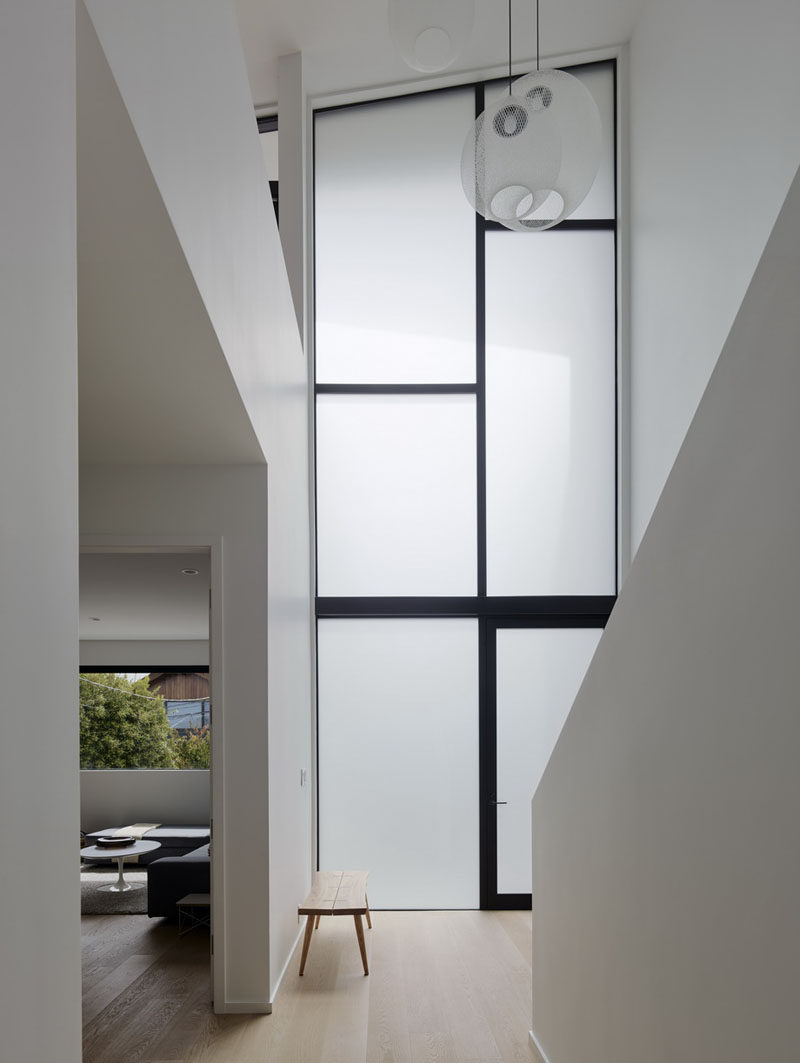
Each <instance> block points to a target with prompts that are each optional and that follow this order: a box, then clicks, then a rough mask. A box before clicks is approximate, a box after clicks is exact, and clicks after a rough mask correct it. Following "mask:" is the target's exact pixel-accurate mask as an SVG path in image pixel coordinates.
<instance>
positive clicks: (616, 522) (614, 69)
mask: <svg viewBox="0 0 800 1063" xmlns="http://www.w3.org/2000/svg"><path fill="white" fill-rule="evenodd" d="M611 92H612V97H611V100H612V102H611V108H612V110H611V113H612V116H613V123H612V125H613V128H612V131H611V135H612V138H613V146H612V160H613V166H614V217H616V216H617V214H618V209H617V195H618V185H617V181H618V174H617V61H616V59H615V60H613V61H612V63H611ZM618 284H619V231H618V229H617V228H616V226H615V228H614V590H615V591H616V592H617V593H619V567H620V566H619V561H620V556H619V555H620V545H621V544H620V512H619V507H620V483H619V472H620V468H619V463H620V438H619V433H620V416H619V412H620V411H619V378H620V372H619V371H620V357H621V351H620V346H619V291H618Z"/></svg>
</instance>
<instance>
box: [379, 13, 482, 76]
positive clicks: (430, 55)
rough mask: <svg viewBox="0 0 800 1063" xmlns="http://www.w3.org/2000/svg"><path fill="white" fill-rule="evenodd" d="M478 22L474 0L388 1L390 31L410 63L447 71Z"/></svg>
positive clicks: (427, 69)
mask: <svg viewBox="0 0 800 1063" xmlns="http://www.w3.org/2000/svg"><path fill="white" fill-rule="evenodd" d="M474 21H475V0H389V32H390V33H391V36H392V40H393V41H394V45H395V48H397V50H398V52H399V53H400V54H401V55H402V57H403V59H404V60H405V61H406V62H407V63H408V65H409V66H411V67H413V68H414V69H415V70H421V71H423V73H426V74H432V73H434V72H436V71H437V70H445V69H446V68H447V67H448V66H450V64H451V63H452V62H453V61H454V60H455V58H456V56H457V55H458V54H459V53H460V52H461V50H462V49H463V48H464V45H465V44H466V43H467V41H468V40H469V36H470V33H471V32H472V24H473V22H474Z"/></svg>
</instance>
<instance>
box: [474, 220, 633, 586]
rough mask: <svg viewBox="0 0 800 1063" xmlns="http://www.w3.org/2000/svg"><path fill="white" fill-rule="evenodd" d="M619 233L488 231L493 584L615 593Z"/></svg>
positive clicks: (488, 410)
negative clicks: (616, 256) (616, 273)
mask: <svg viewBox="0 0 800 1063" xmlns="http://www.w3.org/2000/svg"><path fill="white" fill-rule="evenodd" d="M614 367H615V320H614V237H613V234H612V233H610V232H605V231H589V232H560V233H559V232H557V231H554V232H553V233H541V234H538V235H531V236H530V237H529V238H527V239H526V238H524V237H523V238H520V237H519V236H518V235H517V234H514V233H509V234H505V233H498V232H489V233H487V234H486V481H487V482H486V500H487V586H488V591H489V594H497V595H571V594H598V595H607V594H614V593H615V590H616V588H615V523H616V500H615V467H614V466H615V395H614V379H615V370H614Z"/></svg>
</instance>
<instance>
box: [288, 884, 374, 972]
mask: <svg viewBox="0 0 800 1063" xmlns="http://www.w3.org/2000/svg"><path fill="white" fill-rule="evenodd" d="M368 874H369V872H368V871H317V872H316V874H315V875H314V881H313V884H312V886H311V892H310V893H309V895H308V896H307V897H306V899H305V900H304V901H303V903H302V904H301V905H300V907H299V908H298V909H297V914H298V915H305V916H308V919H307V921H306V933H305V937H304V938H303V954H302V956H301V957H300V974H301V975H302V973H303V971H304V970H305V967H306V957H307V956H308V949H309V946H310V944H311V935H312V934H313V932H314V927H315V926H316V927H319V920H320V916H322V915H352V917H353V921H354V922H355V925H356V937H357V938H358V947H359V949H360V950H361V960H362V962H363V964H364V974H365V975H367V974H369V967H368V966H367V946H366V944H365V942H364V926H363V924H362V922H361V916H362V915H365V916H366V917H367V926H368V927H369V928H370V930H371V929H372V920H371V919H370V915H369V901H368V900H367V875H368Z"/></svg>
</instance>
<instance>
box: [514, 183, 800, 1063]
mask: <svg viewBox="0 0 800 1063" xmlns="http://www.w3.org/2000/svg"><path fill="white" fill-rule="evenodd" d="M799 276H800V178H797V179H795V181H794V184H793V186H792V189H791V191H790V193H789V196H788V198H787V200H786V203H785V205H784V207H783V210H782V212H781V214H780V216H779V218H778V221H777V224H776V227H775V230H774V232H773V234H772V236H771V237H770V239H769V242H768V244H767V247H766V250H765V252H764V255H763V258H762V259H761V262H760V264H759V265H758V268H757V269H756V272H755V275H754V277H753V281H752V284H751V285H750V288H749V290H748V292H747V295H746V297H745V299H744V302H743V304H742V307H741V310H740V312H739V315H738V316H737V318H736V321H735V324H734V326H733V328H732V330H731V333H730V335H729V337H728V340H727V343H726V345H725V348H724V350H723V352H722V355H721V356H720V359H719V362H718V364H717V366H716V368H715V370H714V373H713V375H712V377H711V380H710V382H709V385H708V388H707V390H706V392H705V395H704V396H703V399H702V401H701V403H700V406H699V408H698V411H697V414H696V417H695V419H694V421H693V423H692V425H691V428H690V429H689V432H688V434H687V436H686V440H685V442H684V444H683V447H682V449H681V451H680V453H679V455H678V458H677V460H676V462H675V465H674V468H673V470H672V472H671V474H670V477H669V479H668V481H667V484H666V487H665V489H664V492H663V494H662V496H661V499H660V501H659V503H658V506H657V508H656V510H655V513H654V515H653V519H652V521H651V523H650V526H649V528H648V530H647V533H646V535H645V537H644V540H643V542H642V544H641V547H640V549H639V552H638V555H637V557H636V558H635V560H634V563H633V566H632V568H631V572H630V575H629V576H628V580H627V582H626V584H625V586H624V587H623V589H622V594H621V596H620V599H619V602H618V603H617V606H616V609H615V610H614V613H613V614H612V616H611V620H610V623H609V625H608V627H607V629H606V632H605V634H604V637H603V639H602V640H601V643H600V646H599V649H598V651H597V654H596V655H595V658H594V661H593V662H592V665H591V666H590V669H589V672H588V674H587V677H586V680H585V682H584V685H583V687H582V689H581V691H580V693H579V695H578V698H577V700H576V702H575V704H574V706H573V709H572V712H571V714H570V716H569V717H568V719H567V723H566V725H565V727H564V730H563V731H562V734H561V737H560V739H559V742H558V744H557V746H556V749H555V752H554V754H553V756H552V759H551V761H550V763H549V765H548V767H547V770H546V772H545V774H544V777H543V779H542V782H541V784H540V786H539V788H538V790H537V792H536V795H535V798H534V801H533V843H534V890H533V893H534V968H533V970H534V1001H533V1005H534V1006H533V1030H534V1035H535V1037H536V1039H537V1041H538V1043H539V1046H540V1049H541V1051H542V1054H543V1056H544V1057H546V1058H547V1059H548V1060H549V1061H550V1063H642V1061H643V1060H646V1061H647V1063H672V1061H673V1060H676V1059H681V1060H687V1061H689V1060H691V1061H698V1063H700V1061H702V1063H706V1061H714V1063H717V1061H722V1060H724V1061H725V1063H752V1060H754V1059H764V1060H770V1063H793V1061H794V1060H796V1059H797V1046H798V1043H800V1015H799V1014H798V1009H797V957H798V956H799V955H800V908H799V907H798V903H797V883H798V880H800V846H798V844H797V812H798V808H800V772H798V763H800V714H799V713H798V711H797V685H798V676H797V672H798V669H797V646H798V643H800V613H798V608H797V602H798V600H799V599H800V567H798V564H797V544H798V542H800V492H798V488H797V455H798V452H800V418H798V416H797V397H798V395H800V314H799V313H798V302H797V278H798V277H799Z"/></svg>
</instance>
